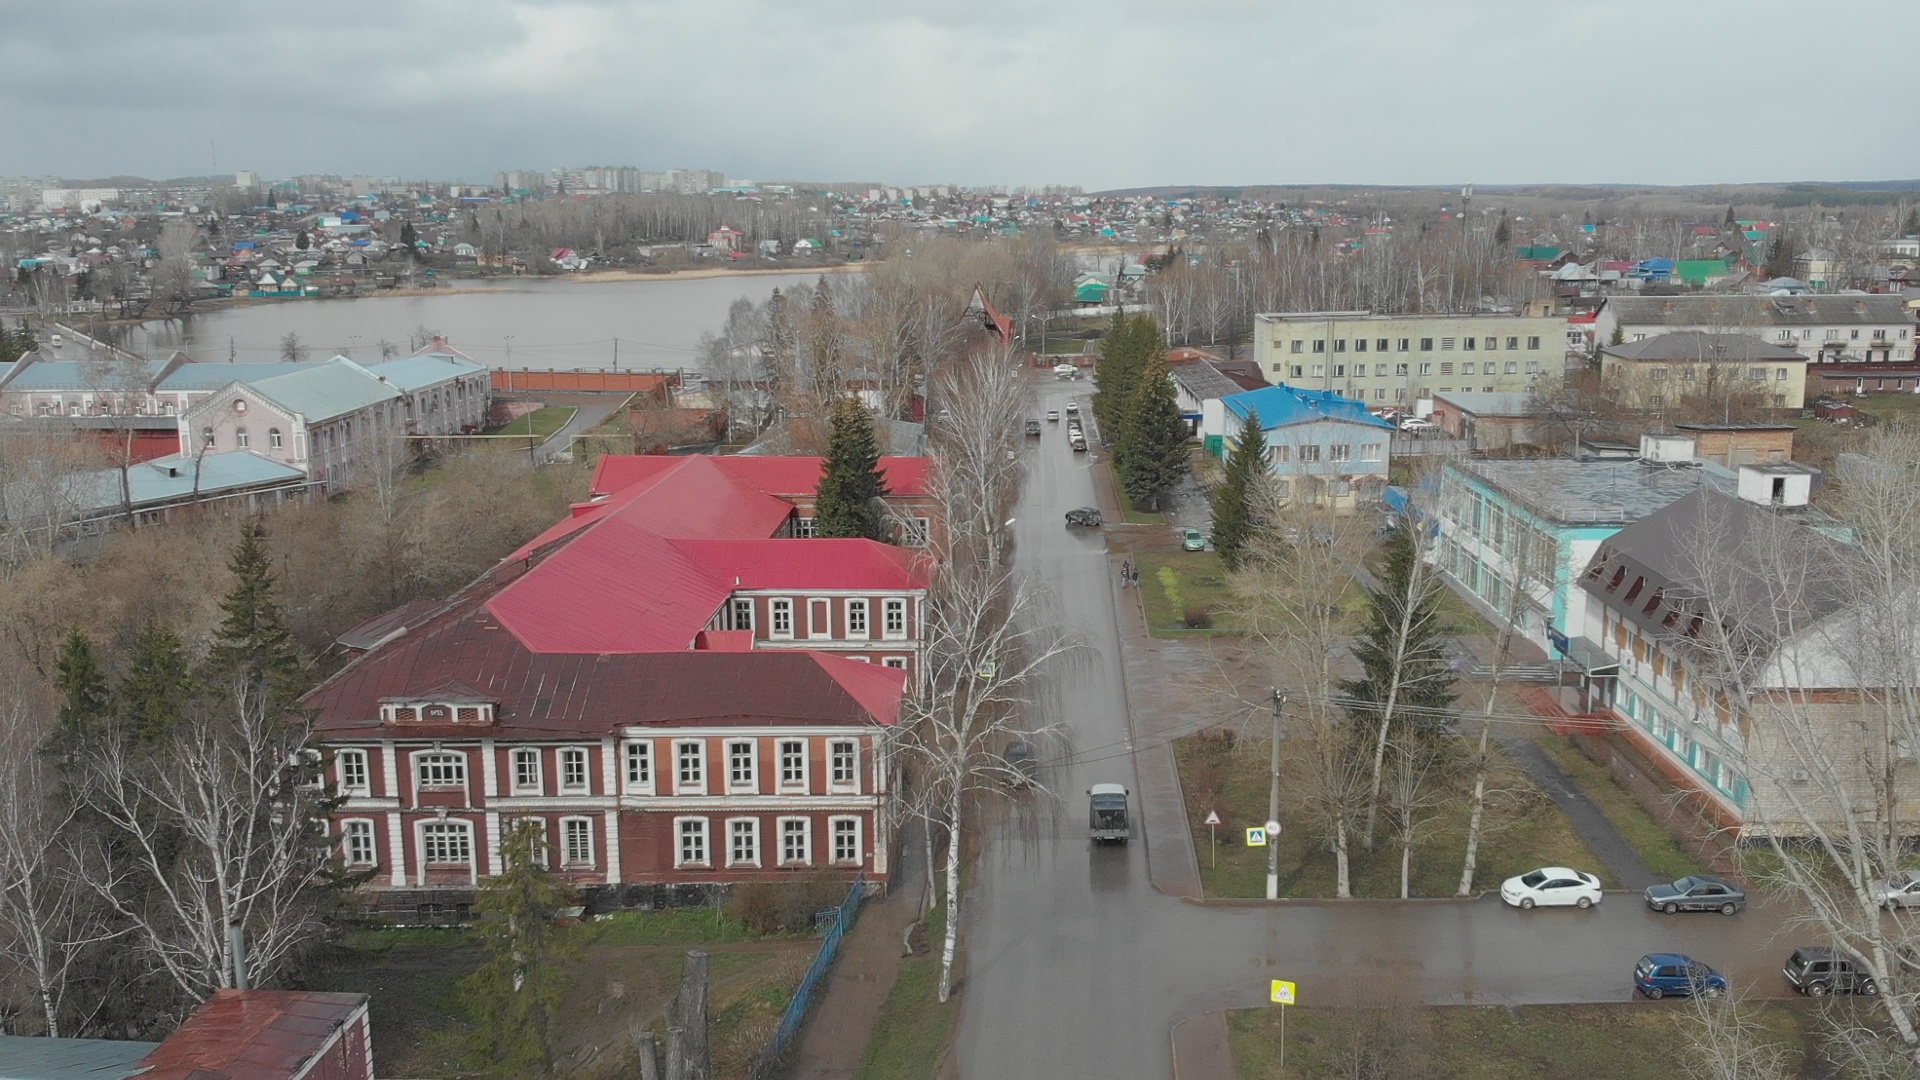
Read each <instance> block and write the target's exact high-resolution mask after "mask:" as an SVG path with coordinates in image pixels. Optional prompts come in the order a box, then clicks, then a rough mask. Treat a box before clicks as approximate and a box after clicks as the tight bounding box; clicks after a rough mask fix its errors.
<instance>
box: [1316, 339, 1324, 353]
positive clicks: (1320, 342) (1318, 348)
mask: <svg viewBox="0 0 1920 1080" xmlns="http://www.w3.org/2000/svg"><path fill="white" fill-rule="evenodd" d="M1313 351H1314V352H1317V353H1323V352H1326V351H1327V340H1326V339H1325V338H1315V339H1314V340H1313Z"/></svg>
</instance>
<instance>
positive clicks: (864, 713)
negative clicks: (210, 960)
mask: <svg viewBox="0 0 1920 1080" xmlns="http://www.w3.org/2000/svg"><path fill="white" fill-rule="evenodd" d="M905 678H906V672H904V671H902V670H900V669H897V668H888V667H882V666H881V665H878V664H863V663H860V662H858V661H854V660H848V659H844V658H842V657H837V656H828V655H826V654H823V653H815V652H810V651H806V650H802V649H778V650H775V649H763V650H758V651H751V652H724V651H712V652H704V651H692V650H687V651H676V652H650V653H637V654H625V655H622V654H601V653H593V654H588V653H536V652H533V651H531V650H529V649H527V648H526V646H524V645H522V644H521V643H520V642H519V640H517V639H516V638H515V637H514V635H513V634H511V633H508V632H507V631H506V629H505V628H504V627H502V626H501V625H500V624H499V623H498V622H496V621H495V620H494V619H492V618H491V617H490V616H489V614H488V612H487V611H486V608H485V607H484V606H483V605H481V604H479V603H478V602H477V601H476V600H469V601H467V602H466V603H464V604H462V605H460V606H459V608H458V609H457V610H454V611H449V612H447V613H445V614H443V615H441V616H440V617H439V618H438V619H436V620H435V621H434V623H433V624H432V625H429V626H427V627H423V628H420V629H418V630H415V631H413V632H412V633H409V634H407V635H406V636H405V637H402V638H399V639H398V640H395V641H393V642H391V643H389V644H387V645H386V646H384V647H382V648H379V649H375V650H374V651H373V652H370V653H368V654H366V655H365V656H362V657H360V658H359V659H357V660H355V661H354V662H352V663H350V664H348V665H347V666H346V667H345V668H343V669H341V670H340V671H339V672H338V673H337V674H335V675H334V676H333V677H332V678H330V679H328V680H327V681H326V682H324V683H322V684H321V685H320V686H319V687H318V688H316V689H315V690H314V691H313V692H312V693H310V694H308V695H307V697H306V699H305V704H306V706H307V707H308V708H310V709H313V710H314V711H315V720H314V727H315V730H317V731H318V732H320V734H321V735H322V736H323V737H328V738H341V737H355V738H367V737H385V738H409V737H411V738H448V737H460V736H462V735H473V734H475V733H476V731H484V733H485V734H487V735H489V736H492V737H498V738H534V739H538V738H555V737H565V736H574V735H580V734H594V735H604V734H607V733H609V732H612V731H616V730H618V729H620V728H622V727H624V726H626V725H629V724H652V725H660V724H680V723H686V724H702V723H741V724H760V723H769V722H773V723H779V722H795V723H823V724H881V725H890V724H893V723H894V722H895V721H897V720H898V719H899V710H900V697H901V692H902V690H903V688H904V686H905V682H904V680H905ZM449 683H453V684H457V685H465V686H471V687H472V688H474V689H475V690H477V691H479V692H480V693H482V694H484V695H486V696H487V697H488V698H489V699H490V700H492V701H494V702H495V703H496V706H497V719H496V722H495V723H493V724H491V725H488V726H486V727H485V728H476V727H475V726H474V725H471V724H467V725H435V726H427V725H422V724H418V723H402V724H383V723H382V721H381V714H380V705H381V703H382V702H383V701H391V700H396V699H398V700H428V699H429V698H431V697H432V696H433V695H432V691H433V690H434V688H436V687H439V686H443V685H446V684H449Z"/></svg>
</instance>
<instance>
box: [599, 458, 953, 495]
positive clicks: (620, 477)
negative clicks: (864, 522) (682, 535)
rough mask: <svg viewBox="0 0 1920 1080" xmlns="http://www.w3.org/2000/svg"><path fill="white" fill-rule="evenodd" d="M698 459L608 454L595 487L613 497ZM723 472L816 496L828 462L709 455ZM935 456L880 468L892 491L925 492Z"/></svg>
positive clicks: (766, 487) (779, 490)
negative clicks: (676, 466) (928, 470)
mask: <svg viewBox="0 0 1920 1080" xmlns="http://www.w3.org/2000/svg"><path fill="white" fill-rule="evenodd" d="M690 460H694V459H692V458H684V457H670V456H666V455H661V454H608V455H605V456H604V457H602V458H601V459H600V464H599V466H598V467H597V468H596V469H595V470H594V473H593V483H592V484H591V485H590V490H592V491H593V492H594V494H596V495H611V494H613V493H614V492H616V491H619V490H621V489H623V488H626V487H629V486H631V485H632V484H635V483H637V482H639V481H641V480H644V479H646V478H647V477H650V476H654V475H656V474H658V473H659V472H661V471H663V470H666V469H670V468H673V467H675V464H676V463H677V462H683V461H690ZM699 460H702V461H707V462H711V463H712V464H713V467H714V468H716V469H718V470H720V472H721V474H722V475H724V476H726V477H728V478H730V479H732V480H735V481H737V482H739V483H742V484H745V485H746V486H748V487H750V488H753V489H754V490H756V491H763V492H766V493H767V494H769V495H781V496H788V497H791V496H797V495H812V494H813V493H814V492H815V491H816V490H817V489H818V488H819V487H820V474H821V471H822V470H823V468H824V463H825V460H826V459H824V458H820V457H809V456H778V457H776V456H756V457H742V456H740V455H737V454H736V455H731V456H726V457H707V458H700V459H699ZM930 464H931V461H930V459H928V458H924V457H882V458H881V459H880V468H881V471H882V472H884V473H885V474H886V480H887V490H888V491H889V492H890V493H892V494H894V495H925V494H926V493H927V469H928V467H929V465H930Z"/></svg>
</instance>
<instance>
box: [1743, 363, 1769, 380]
mask: <svg viewBox="0 0 1920 1080" xmlns="http://www.w3.org/2000/svg"><path fill="white" fill-rule="evenodd" d="M1747 378H1748V379H1749V380H1750V381H1752V382H1766V381H1767V369H1766V368H1761V367H1757V368H1748V369H1747Z"/></svg>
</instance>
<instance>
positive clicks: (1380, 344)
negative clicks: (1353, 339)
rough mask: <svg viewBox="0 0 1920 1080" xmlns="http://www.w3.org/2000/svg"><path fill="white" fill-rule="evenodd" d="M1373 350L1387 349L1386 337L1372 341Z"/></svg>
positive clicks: (1382, 350) (1384, 350) (1381, 350)
mask: <svg viewBox="0 0 1920 1080" xmlns="http://www.w3.org/2000/svg"><path fill="white" fill-rule="evenodd" d="M1373 351H1374V352H1386V351H1387V339H1386V338H1381V339H1380V340H1378V341H1376V342H1374V343H1373Z"/></svg>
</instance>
